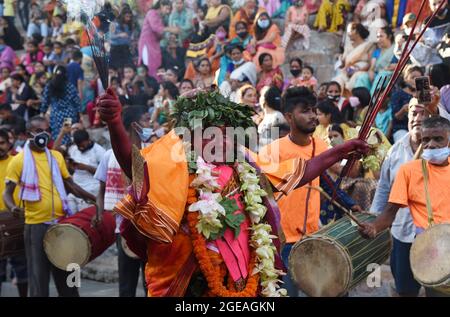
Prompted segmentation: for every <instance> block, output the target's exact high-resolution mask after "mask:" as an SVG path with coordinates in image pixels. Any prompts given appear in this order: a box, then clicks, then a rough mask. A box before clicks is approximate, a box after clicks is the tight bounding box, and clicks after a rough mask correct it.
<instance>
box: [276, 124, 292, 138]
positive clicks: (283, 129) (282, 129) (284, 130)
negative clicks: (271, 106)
mask: <svg viewBox="0 0 450 317" xmlns="http://www.w3.org/2000/svg"><path fill="white" fill-rule="evenodd" d="M273 127H274V128H278V129H279V134H280V136H281V135H282V134H288V133H289V132H291V127H290V126H289V124H287V123H285V122H283V123H279V124H276V125H274V126H273Z"/></svg>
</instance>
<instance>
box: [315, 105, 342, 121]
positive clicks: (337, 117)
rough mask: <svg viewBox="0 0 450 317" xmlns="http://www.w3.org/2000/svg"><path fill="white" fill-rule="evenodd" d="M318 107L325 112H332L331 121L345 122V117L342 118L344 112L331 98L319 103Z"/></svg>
mask: <svg viewBox="0 0 450 317" xmlns="http://www.w3.org/2000/svg"><path fill="white" fill-rule="evenodd" d="M317 109H318V110H320V112H322V113H323V114H331V118H330V122H331V123H343V122H344V118H342V114H341V112H340V111H339V109H338V108H337V107H336V106H335V105H334V103H333V102H332V101H331V100H325V101H322V102H320V103H319V104H318V105H317Z"/></svg>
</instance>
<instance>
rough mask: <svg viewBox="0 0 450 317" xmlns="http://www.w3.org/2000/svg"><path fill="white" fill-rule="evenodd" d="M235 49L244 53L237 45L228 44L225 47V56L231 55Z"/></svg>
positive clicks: (240, 46) (241, 47)
mask: <svg viewBox="0 0 450 317" xmlns="http://www.w3.org/2000/svg"><path fill="white" fill-rule="evenodd" d="M235 49H238V50H239V51H240V52H241V53H242V52H244V47H243V46H242V45H241V44H239V43H233V44H228V45H227V46H225V52H226V53H227V54H231V53H232V52H233V50H235Z"/></svg>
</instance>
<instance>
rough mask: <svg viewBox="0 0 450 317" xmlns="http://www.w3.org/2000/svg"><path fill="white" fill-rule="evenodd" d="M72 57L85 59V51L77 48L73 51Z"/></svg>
mask: <svg viewBox="0 0 450 317" xmlns="http://www.w3.org/2000/svg"><path fill="white" fill-rule="evenodd" d="M72 59H73V60H74V61H81V60H82V59H83V53H81V51H80V50H75V51H73V53H72Z"/></svg>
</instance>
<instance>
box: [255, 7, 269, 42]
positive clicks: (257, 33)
mask: <svg viewBox="0 0 450 317" xmlns="http://www.w3.org/2000/svg"><path fill="white" fill-rule="evenodd" d="M263 15H265V16H266V17H267V18H268V19H269V22H270V24H269V26H268V27H267V28H265V29H262V28H260V27H259V25H258V21H255V38H256V40H258V41H259V40H262V39H263V38H264V36H266V34H267V32H268V31H269V29H270V27H271V26H272V23H273V22H272V19H271V18H270V16H269V14H268V13H267V12H263V13H261V14H260V15H259V17H258V20H259V18H261V17H262V16H263Z"/></svg>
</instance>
